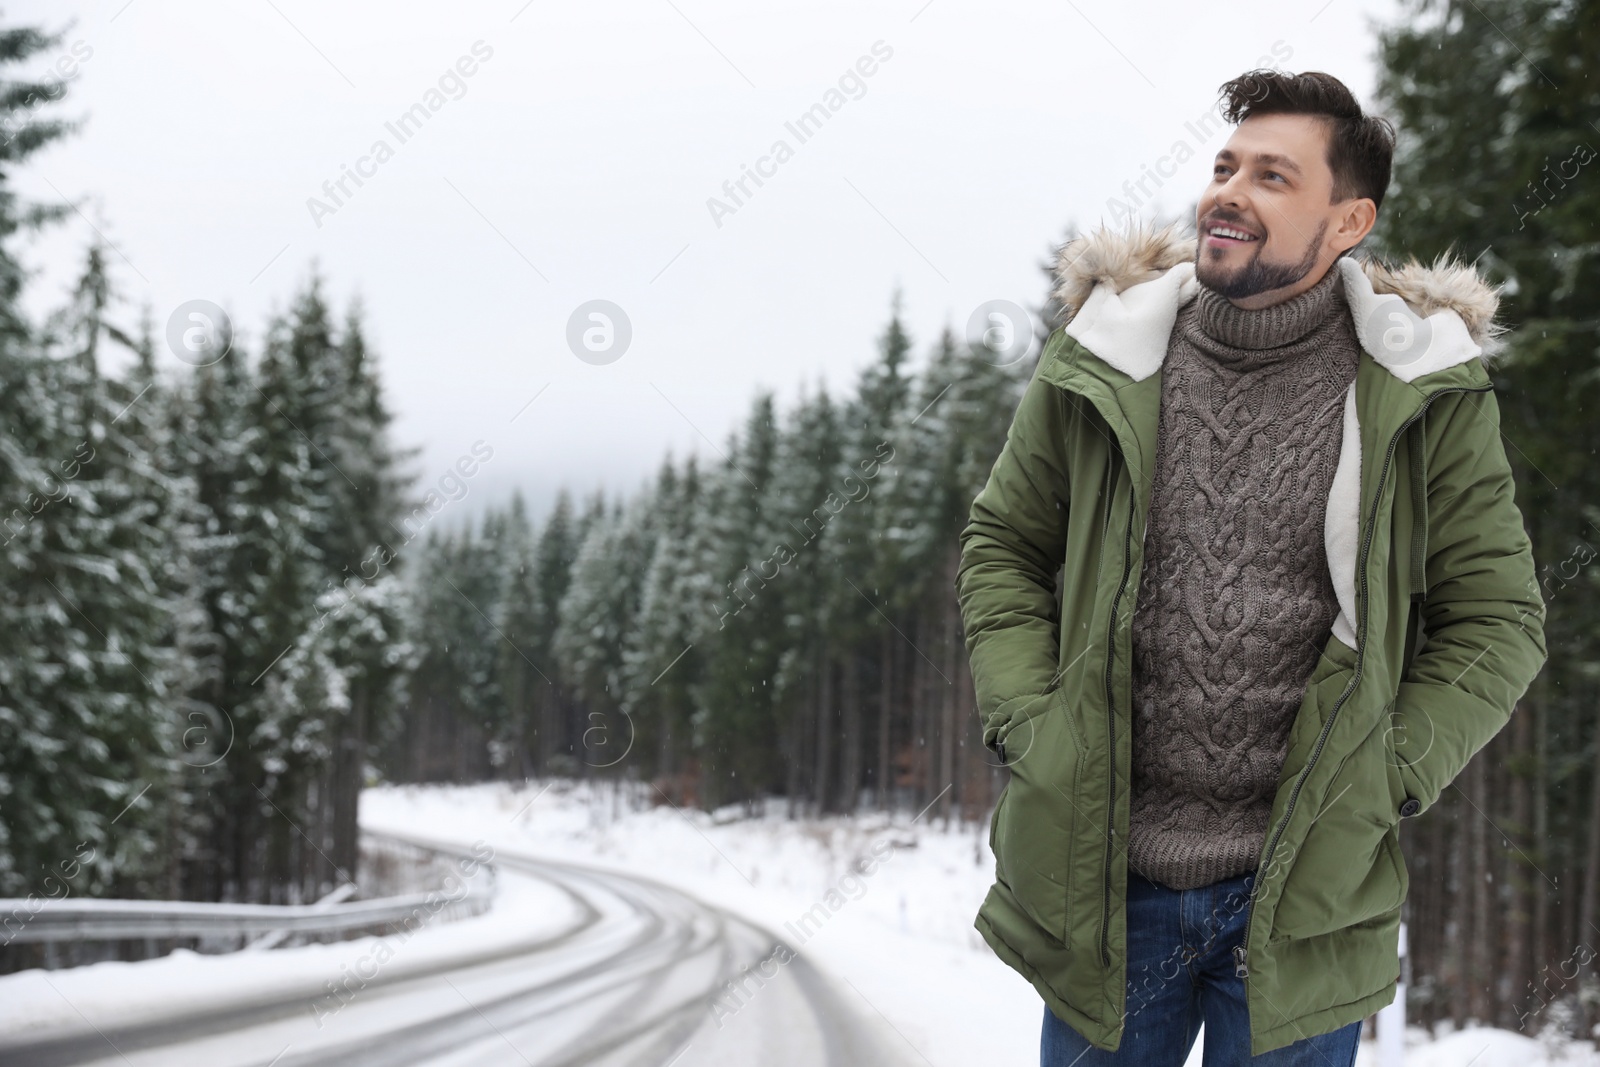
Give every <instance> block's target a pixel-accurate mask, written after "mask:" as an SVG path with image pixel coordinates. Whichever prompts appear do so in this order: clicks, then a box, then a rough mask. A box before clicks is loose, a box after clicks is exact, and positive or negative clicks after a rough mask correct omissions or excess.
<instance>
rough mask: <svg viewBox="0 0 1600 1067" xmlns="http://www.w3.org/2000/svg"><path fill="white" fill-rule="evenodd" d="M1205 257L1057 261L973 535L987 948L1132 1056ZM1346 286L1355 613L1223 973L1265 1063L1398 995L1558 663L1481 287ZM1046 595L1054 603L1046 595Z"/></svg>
mask: <svg viewBox="0 0 1600 1067" xmlns="http://www.w3.org/2000/svg"><path fill="white" fill-rule="evenodd" d="M1194 258H1195V242H1194V239H1193V238H1192V237H1189V238H1185V237H1183V236H1181V235H1180V234H1179V233H1178V232H1177V231H1176V228H1175V227H1167V228H1166V229H1163V230H1156V231H1148V230H1135V231H1134V232H1132V233H1131V234H1117V233H1113V232H1111V231H1108V230H1101V231H1099V232H1096V233H1093V234H1090V235H1087V236H1085V237H1082V238H1079V239H1077V240H1075V241H1073V242H1070V243H1069V244H1068V245H1067V246H1066V247H1064V248H1063V249H1062V252H1061V257H1060V262H1059V264H1058V267H1057V272H1056V273H1057V279H1058V282H1059V287H1058V289H1057V294H1056V295H1057V297H1058V299H1059V300H1060V301H1061V302H1062V303H1063V305H1064V306H1065V307H1066V308H1067V313H1068V315H1070V316H1071V318H1070V321H1069V322H1068V323H1067V325H1066V326H1064V327H1062V328H1061V329H1058V330H1056V331H1055V332H1054V333H1053V334H1051V335H1050V337H1049V340H1048V342H1047V343H1046V345H1045V347H1044V351H1043V353H1042V354H1041V356H1040V359H1039V364H1038V367H1037V369H1036V371H1035V372H1034V375H1033V378H1032V380H1031V381H1030V383H1029V384H1028V386H1027V389H1026V391H1025V393H1024V395H1023V398H1022V400H1021V402H1020V404H1019V406H1018V409H1017V412H1016V415H1015V417H1014V419H1013V421H1012V424H1011V428H1010V431H1009V433H1008V436H1007V440H1006V444H1005V447H1004V449H1003V451H1002V452H1001V454H1000V457H999V458H998V459H997V460H996V462H995V465H994V468H993V470H992V471H991V473H990V475H989V480H988V482H987V484H986V485H985V486H984V488H983V490H982V491H981V492H980V493H979V494H978V496H977V498H976V500H975V501H974V502H973V505H972V510H971V515H970V520H969V522H968V524H967V526H966V528H965V529H964V531H963V532H962V535H961V560H960V566H959V569H958V572H957V578H956V588H957V593H958V595H959V598H960V603H961V613H962V619H963V621H964V624H965V628H966V635H967V642H968V647H969V650H970V653H971V659H972V674H973V679H974V682H975V685H976V689H977V698H978V712H979V715H980V716H981V719H982V725H983V738H984V743H985V744H986V745H988V746H990V748H991V749H992V750H993V751H994V752H995V753H996V754H997V755H998V756H999V758H1000V760H1001V761H1003V762H1004V763H1006V765H1007V766H1008V767H1009V769H1010V776H1009V780H1008V782H1007V784H1006V787H1005V789H1004V791H1003V792H1002V793H1001V796H1000V801H999V803H998V805H997V807H996V809H995V812H994V816H993V818H992V820H991V824H990V826H991V829H990V838H989V840H990V847H991V848H992V849H993V851H994V855H995V883H994V885H993V887H992V888H991V889H990V891H989V894H988V896H987V897H986V898H985V900H984V902H983V905H982V907H981V908H980V910H979V912H978V915H977V919H976V922H975V924H974V925H975V926H976V927H977V929H978V930H979V931H980V932H981V933H982V935H983V937H984V939H985V940H986V941H987V942H988V944H989V945H990V946H991V947H992V948H993V949H994V951H995V953H996V954H998V955H999V956H1000V958H1001V959H1003V960H1004V961H1005V962H1006V963H1007V964H1009V965H1010V966H1011V967H1013V968H1015V969H1016V970H1017V971H1019V972H1020V973H1021V974H1023V975H1024V976H1025V977H1026V978H1027V979H1028V980H1029V981H1030V982H1032V983H1033V985H1034V987H1035V988H1036V989H1037V990H1038V991H1039V994H1040V995H1041V996H1042V997H1043V998H1044V1000H1045V1002H1046V1003H1047V1004H1048V1005H1049V1006H1050V1008H1051V1009H1053V1010H1054V1011H1055V1012H1056V1014H1057V1015H1059V1016H1060V1017H1061V1018H1063V1019H1065V1020H1066V1021H1067V1022H1069V1023H1070V1024H1071V1025H1072V1026H1073V1027H1074V1028H1076V1029H1077V1030H1079V1031H1080V1032H1081V1033H1082V1034H1083V1035H1084V1037H1085V1038H1087V1039H1088V1040H1089V1041H1091V1042H1092V1043H1094V1044H1095V1045H1097V1046H1099V1047H1101V1048H1104V1049H1107V1050H1115V1049H1116V1048H1117V1046H1118V1044H1119V1042H1120V1041H1121V1038H1122V1032H1123V1019H1124V1014H1123V1012H1124V1007H1123V1003H1124V997H1125V994H1126V988H1127V985H1126V983H1127V969H1126V945H1127V931H1126V911H1125V899H1126V880H1127V864H1126V847H1125V846H1126V839H1127V827H1128V803H1129V793H1128V785H1129V780H1130V758H1131V757H1130V747H1129V740H1130V737H1131V729H1130V724H1131V716H1130V708H1129V704H1130V694H1131V685H1132V672H1131V645H1130V634H1129V630H1130V622H1131V620H1132V617H1133V614H1134V610H1135V607H1136V605H1135V598H1136V594H1137V590H1138V589H1139V585H1140V571H1141V568H1142V566H1143V562H1144V527H1145V519H1146V516H1147V514H1148V511H1149V505H1150V479H1151V471H1152V468H1153V466H1154V460H1155V449H1156V424H1157V417H1158V412H1159V406H1160V405H1159V401H1160V396H1161V364H1162V361H1163V359H1164V358H1165V355H1166V348H1167V342H1168V338H1169V335H1170V333H1171V330H1172V327H1173V323H1174V321H1175V317H1176V315H1177V311H1178V308H1179V307H1180V306H1181V305H1182V304H1183V303H1185V302H1186V301H1188V300H1190V299H1192V298H1193V297H1194V295H1195V293H1196V291H1197V287H1198V283H1197V282H1196V281H1195V279H1194ZM1330 269H1333V270H1338V271H1340V273H1341V275H1342V277H1343V284H1344V293H1345V296H1346V298H1347V304H1348V306H1349V308H1350V311H1351V314H1352V316H1353V317H1354V320H1355V324H1356V327H1357V332H1358V334H1359V337H1360V341H1361V347H1362V353H1361V356H1360V363H1359V368H1358V371H1357V374H1356V378H1355V382H1354V384H1353V385H1352V386H1351V388H1350V392H1349V394H1348V396H1347V397H1346V404H1345V411H1344V423H1343V438H1342V443H1341V451H1340V457H1339V462H1338V466H1337V467H1336V469H1335V474H1334V478H1333V486H1332V489H1331V490H1330V492H1329V496H1328V504H1327V511H1326V525H1325V531H1324V532H1325V544H1326V548H1327V558H1328V567H1329V572H1330V575H1331V577H1332V579H1333V586H1334V589H1335V591H1336V593H1337V596H1338V602H1339V609H1340V610H1339V614H1338V618H1337V621H1336V622H1335V623H1334V626H1333V632H1332V635H1331V636H1330V637H1329V639H1328V642H1327V645H1326V646H1325V648H1324V649H1323V651H1322V655H1321V657H1320V659H1319V660H1318V661H1317V663H1316V665H1315V668H1314V669H1313V671H1312V673H1311V675H1310V677H1309V678H1308V679H1307V685H1306V689H1305V693H1304V697H1303V700H1302V702H1301V705H1300V708H1299V710H1298V712H1297V713H1296V718H1295V720H1294V724H1293V727H1292V729H1291V733H1290V736H1289V747H1288V752H1287V756H1286V758H1285V760H1284V763H1283V770H1282V773H1281V775H1280V776H1279V780H1278V788H1277V792H1276V795H1275V798H1274V800H1273V805H1272V816H1271V821H1270V823H1269V825H1268V830H1267V835H1266V840H1265V842H1264V844H1263V847H1262V852H1261V855H1260V857H1259V861H1258V864H1259V865H1258V868H1257V872H1256V878H1255V880H1254V889H1253V891H1252V898H1251V900H1250V902H1249V904H1248V906H1247V907H1248V919H1247V924H1248V925H1247V930H1246V934H1245V940H1244V944H1243V945H1241V946H1240V949H1239V951H1238V952H1236V953H1235V958H1236V972H1237V973H1238V974H1240V975H1241V976H1243V978H1244V982H1245V987H1246V991H1247V999H1248V1004H1249V1012H1250V1032H1251V1042H1250V1046H1251V1054H1252V1055H1259V1054H1261V1053H1263V1052H1267V1051H1269V1050H1271V1049H1274V1048H1278V1047H1281V1046H1284V1045H1287V1044H1290V1043H1291V1042H1294V1041H1296V1040H1299V1039H1301V1038H1304V1037H1310V1036H1313V1035H1316V1034H1319V1033H1325V1032H1327V1031H1330V1030H1333V1029H1335V1028H1337V1027H1339V1026H1342V1025H1344V1024H1346V1023H1350V1022H1353V1021H1355V1020H1357V1019H1362V1018H1364V1017H1366V1016H1367V1015H1369V1014H1371V1013H1372V1012H1374V1011H1376V1010H1377V1009H1379V1008H1381V1007H1383V1006H1384V1005H1386V1004H1388V1003H1389V1002H1390V1001H1392V1000H1393V999H1394V994H1395V985H1396V982H1397V980H1398V977H1399V962H1398V961H1399V953H1398V929H1399V921H1400V905H1401V903H1402V901H1404V900H1405V897H1406V891H1407V888H1408V876H1407V873H1406V868H1405V862H1404V860H1403V859H1402V857H1401V852H1400V845H1399V831H1398V826H1399V822H1400V820H1401V818H1402V817H1404V816H1406V815H1414V814H1416V813H1418V812H1421V811H1425V810H1427V809H1428V807H1429V806H1431V805H1432V804H1433V803H1434V802H1435V801H1436V800H1437V799H1438V797H1439V794H1440V793H1441V792H1442V791H1443V790H1444V788H1445V787H1446V786H1447V785H1448V784H1449V783H1450V782H1451V780H1452V779H1454V778H1455V777H1456V775H1457V774H1458V773H1459V772H1460V771H1461V769H1462V768H1463V767H1464V766H1465V764H1466V763H1467V761H1468V759H1469V758H1470V757H1471V756H1472V755H1473V753H1475V752H1476V751H1477V750H1478V749H1479V748H1481V747H1482V746H1483V745H1484V744H1485V743H1486V742H1487V741H1488V740H1489V739H1490V738H1491V737H1493V736H1494V734H1495V733H1496V732H1498V731H1499V730H1500V729H1501V727H1502V726H1504V725H1505V723H1506V721H1507V719H1508V718H1509V717H1510V715H1511V712H1512V709H1513V707H1514V706H1515V704H1516V702H1517V700H1518V699H1519V698H1520V697H1521V696H1522V694H1523V693H1524V692H1525V691H1526V690H1527V687H1528V685H1529V684H1530V683H1531V682H1532V680H1533V678H1534V676H1535V675H1536V674H1537V673H1538V671H1539V669H1540V667H1541V666H1542V665H1543V663H1544V660H1545V656H1546V650H1545V644H1544V618H1545V606H1544V602H1543V600H1542V599H1541V597H1540V595H1539V591H1538V587H1537V583H1536V581H1535V573H1534V564H1533V558H1532V552H1531V548H1530V545H1529V541H1528V537H1527V535H1526V533H1525V531H1524V529H1523V524H1522V516H1521V514H1520V512H1519V511H1518V509H1517V506H1516V504H1515V502H1514V500H1513V490H1514V486H1513V482H1512V476H1511V470H1510V467H1509V466H1508V464H1507V462H1506V454H1505V450H1504V448H1503V446H1502V442H1501V437H1500V433H1499V408H1498V405H1497V403H1496V401H1495V396H1494V392H1493V387H1492V385H1491V383H1490V381H1489V377H1488V374H1487V373H1486V371H1485V369H1484V364H1483V360H1484V359H1485V358H1487V357H1488V356H1489V355H1492V353H1493V351H1494V350H1495V349H1496V348H1497V347H1498V340H1497V337H1496V335H1497V334H1498V332H1499V331H1500V329H1501V327H1500V326H1499V325H1498V324H1496V323H1495V322H1494V313H1495V310H1496V306H1497V303H1498V298H1497V296H1496V292H1495V290H1493V289H1492V288H1491V287H1489V286H1488V285H1487V284H1485V283H1484V282H1483V281H1482V280H1481V279H1480V278H1479V277H1478V276H1477V274H1476V273H1475V272H1474V271H1473V270H1472V268H1470V267H1467V266H1461V265H1456V264H1448V263H1444V262H1443V261H1441V262H1440V263H1438V264H1435V265H1434V266H1433V267H1431V268H1430V267H1424V266H1421V265H1418V264H1417V263H1415V262H1411V263H1407V264H1406V265H1404V266H1401V267H1398V268H1390V267H1386V266H1384V265H1381V264H1378V263H1376V262H1373V261H1370V260H1357V259H1355V258H1353V257H1352V256H1351V255H1346V256H1344V257H1342V258H1341V259H1339V260H1337V261H1336V262H1335V264H1334V266H1333V267H1332V268H1330ZM1058 578H1059V581H1060V588H1059V593H1058V591H1057V584H1056V583H1057V580H1058Z"/></svg>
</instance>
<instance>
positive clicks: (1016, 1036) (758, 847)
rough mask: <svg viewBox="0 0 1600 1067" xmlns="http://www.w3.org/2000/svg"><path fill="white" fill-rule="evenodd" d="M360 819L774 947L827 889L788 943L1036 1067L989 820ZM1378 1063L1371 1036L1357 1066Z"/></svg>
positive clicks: (1488, 1061)
mask: <svg viewBox="0 0 1600 1067" xmlns="http://www.w3.org/2000/svg"><path fill="white" fill-rule="evenodd" d="M652 797H653V798H654V800H655V801H659V802H660V803H650V800H651V798H652ZM361 818H362V824H363V825H364V826H366V827H368V828H370V829H374V830H380V829H384V828H393V829H395V830H397V831H407V832H411V833H418V834H428V835H431V836H438V837H448V838H454V839H461V840H468V839H471V838H472V837H473V835H475V834H480V835H482V836H483V837H484V839H485V840H487V841H488V842H489V843H490V844H491V845H495V844H497V843H498V844H500V845H502V846H504V847H507V848H515V849H520V850H526V851H532V852H537V853H539V854H541V855H546V856H549V857H552V858H561V859H570V860H574V861H578V862H583V863H589V864H593V865H595V866H604V867H610V868H613V869H616V870H619V871H630V872H635V873H641V874H646V875H649V876H650V877H653V878H657V879H660V880H662V881H665V882H668V883H670V884H672V885H675V886H678V887H680V888H683V889H685V890H687V891H689V892H691V893H693V894H694V895H696V896H698V897H700V898H701V899H703V900H706V901H708V902H710V903H712V904H716V905H719V906H721V907H725V908H728V909H729V910H732V911H735V912H738V913H740V914H743V915H745V916H747V917H749V918H750V919H752V920H754V921H756V922H760V923H762V924H764V925H766V926H767V927H768V928H769V929H771V930H772V931H773V932H774V933H776V934H778V935H779V936H783V937H793V931H794V930H795V929H796V928H798V927H799V923H800V918H801V916H804V915H806V914H808V913H812V909H813V908H814V907H815V906H816V905H817V904H818V902H822V901H825V900H826V899H827V896H828V894H829V893H830V891H832V892H836V893H837V894H838V896H836V897H834V898H833V899H832V901H831V903H833V904H838V905H839V906H838V907H837V910H835V911H832V912H831V913H830V917H829V918H828V919H827V921H826V922H825V923H824V924H823V925H822V926H821V927H820V928H815V927H807V928H805V932H806V933H807V934H808V936H806V937H804V938H802V939H800V940H801V941H802V942H803V943H802V944H796V943H795V942H794V941H790V942H789V944H790V946H791V947H792V948H795V949H796V950H797V951H799V952H802V953H805V954H807V955H809V956H810V957H811V959H812V960H813V961H814V962H816V963H817V964H818V965H819V966H820V967H821V968H822V969H823V970H824V971H826V972H827V973H828V974H830V975H831V976H833V977H834V978H836V979H838V980H839V981H840V982H841V983H844V984H845V988H846V989H853V990H854V991H855V994H856V995H857V996H859V997H860V998H861V999H862V1000H863V1001H864V1002H865V1003H866V1004H868V1005H870V1009H869V1010H875V1011H877V1012H879V1013H881V1014H882V1015H883V1016H884V1017H886V1018H887V1019H888V1020H889V1022H890V1023H891V1024H892V1025H893V1026H894V1028H895V1029H896V1030H897V1031H899V1032H900V1034H901V1036H902V1037H903V1038H904V1039H905V1040H906V1041H907V1042H908V1043H909V1044H910V1045H911V1046H913V1047H914V1048H915V1049H916V1051H917V1052H918V1053H920V1054H921V1056H922V1057H923V1058H925V1059H926V1060H927V1061H928V1063H930V1064H932V1065H934V1067H946V1065H949V1067H960V1065H970V1064H974V1063H985V1064H1030V1063H1037V1062H1038V1058H1039V1051H1038V1049H1039V1029H1040V1023H1041V1021H1042V1017H1043V1011H1044V1006H1043V1003H1042V1002H1041V1001H1040V999H1039V997H1038V994H1036V993H1035V992H1034V990H1033V987H1032V986H1030V985H1029V984H1028V983H1027V982H1026V981H1025V980H1024V979H1023V978H1022V977H1021V976H1019V975H1018V974H1017V973H1016V972H1015V971H1013V970H1011V969H1010V968H1009V967H1007V966H1005V965H1004V964H1003V963H1001V962H1000V961H999V960H998V959H997V958H996V957H995V956H994V954H993V953H992V952H991V951H990V950H989V947H988V946H987V945H986V944H984V942H983V940H982V938H981V937H979V935H978V932H977V930H976V929H974V928H973V925H972V921H973V918H974V917H975V916H976V915H977V911H978V906H979V904H980V903H981V902H982V900H983V897H984V895H985V894H986V893H987V892H988V890H989V886H990V884H991V882H992V881H993V876H994V858H993V856H991V855H990V853H989V847H988V824H987V822H980V823H978V824H977V825H976V826H973V825H967V826H959V825H957V824H951V825H950V826H949V827H948V828H947V827H945V826H944V825H943V824H942V823H941V822H940V821H939V820H938V819H937V818H936V817H935V815H934V814H933V813H931V812H930V813H928V814H927V815H924V816H922V817H921V818H917V819H915V821H913V818H914V816H913V814H910V813H903V814H900V815H898V816H895V817H893V818H886V817H884V816H881V815H864V816H860V817H856V818H834V819H822V820H817V819H805V820H799V821H792V820H789V819H787V818H785V817H784V813H783V806H782V805H781V804H778V803H774V804H773V805H771V807H770V810H769V811H768V813H767V814H766V815H765V816H763V817H761V818H747V817H746V816H745V814H744V809H743V806H739V807H735V808H729V809H726V810H723V811H718V812H716V813H713V814H706V813H704V812H699V811H692V810H681V809H678V808H676V807H673V806H672V805H670V804H668V803H666V802H665V798H664V797H662V796H661V795H660V794H658V793H654V792H653V791H650V790H648V787H645V788H644V789H642V790H639V791H638V792H636V793H634V794H631V795H630V794H626V793H621V792H618V791H617V790H615V789H614V788H612V787H611V786H609V785H595V784H590V783H580V782H572V781H565V780H554V781H535V782H529V783H526V784H522V785H515V786H513V785H508V784H504V783H492V784H485V785H478V786H453V787H449V788H434V787H396V788H383V789H375V790H369V791H368V792H367V793H366V794H364V795H363V798H362V809H361ZM874 846H876V847H877V851H876V852H874ZM889 846H892V848H891V847H889ZM880 854H881V855H884V856H886V858H884V859H881V860H880V861H879V862H878V863H877V864H876V867H875V869H874V871H873V873H872V874H871V875H870V876H867V877H862V876H859V875H857V876H855V877H853V878H852V877H850V872H851V865H852V864H853V863H854V862H855V861H856V860H858V859H860V858H862V857H869V856H874V855H880ZM841 901H842V902H841ZM1587 1045H1588V1043H1586V1042H1585V1043H1576V1044H1571V1045H1568V1044H1565V1043H1563V1044H1561V1045H1559V1046H1547V1045H1545V1044H1542V1043H1540V1042H1539V1041H1536V1040H1534V1039H1532V1038H1529V1037H1527V1036H1525V1035H1522V1034H1517V1033H1512V1032H1508V1031H1504V1030H1495V1029H1480V1028H1471V1029H1466V1030H1463V1031H1461V1032H1459V1033H1454V1034H1445V1033H1441V1034H1440V1035H1437V1036H1434V1035H1429V1034H1428V1033H1427V1032H1426V1031H1424V1030H1422V1029H1421V1028H1418V1027H1413V1028H1411V1030H1410V1032H1409V1033H1408V1035H1407V1055H1406V1067H1465V1065H1467V1064H1470V1065H1471V1067H1556V1065H1564V1067H1600V1055H1597V1054H1596V1053H1594V1052H1593V1051H1592V1050H1591V1049H1590V1048H1589V1047H1587ZM1200 1050H1201V1042H1200V1041H1196V1042H1195V1046H1194V1051H1193V1054H1192V1055H1191V1056H1190V1059H1189V1064H1188V1065H1187V1067H1199V1064H1200ZM1377 1062H1378V1061H1377V1056H1376V1053H1375V1050H1374V1049H1373V1048H1371V1047H1369V1043H1366V1042H1364V1043H1363V1045H1362V1048H1361V1051H1360V1053H1359V1055H1358V1057H1357V1060H1356V1063H1357V1067H1376V1065H1377Z"/></svg>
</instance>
